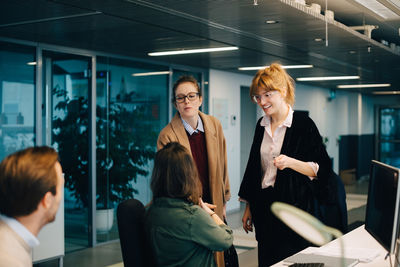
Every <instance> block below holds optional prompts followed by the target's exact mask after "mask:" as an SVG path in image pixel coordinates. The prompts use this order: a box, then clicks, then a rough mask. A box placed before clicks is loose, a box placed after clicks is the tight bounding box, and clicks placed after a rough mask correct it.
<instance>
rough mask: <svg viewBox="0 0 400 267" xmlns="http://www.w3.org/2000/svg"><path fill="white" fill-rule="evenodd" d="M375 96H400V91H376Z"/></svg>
mask: <svg viewBox="0 0 400 267" xmlns="http://www.w3.org/2000/svg"><path fill="white" fill-rule="evenodd" d="M372 94H374V95H400V91H374V92H372Z"/></svg>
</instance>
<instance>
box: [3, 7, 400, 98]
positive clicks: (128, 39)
mask: <svg viewBox="0 0 400 267" xmlns="http://www.w3.org/2000/svg"><path fill="white" fill-rule="evenodd" d="M313 2H316V3H320V2H325V1H322V0H316V1H313ZM330 2H332V1H330ZM338 3H342V4H343V6H345V7H346V8H341V6H340V5H339V4H338ZM1 7H2V8H1V10H0V37H9V38H16V39H23V40H30V41H35V42H43V43H49V44H56V45H62V46H71V47H76V48H82V49H89V50H95V51H103V52H108V53H114V54H122V55H127V56H132V57H136V58H143V59H146V60H160V61H162V62H166V63H173V64H180V65H191V66H195V67H202V68H215V69H221V70H226V71H235V72H240V73H247V74H250V75H253V74H254V73H255V72H248V71H246V72H242V71H238V69H237V68H238V67H244V66H259V65H266V64H270V63H271V62H275V61H278V62H280V63H282V64H284V65H291V64H313V65H314V68H312V69H302V70H290V71H289V73H290V74H291V75H293V77H294V78H296V77H306V76H336V75H360V76H361V79H360V80H359V81H349V82H347V83H349V84H352V83H361V82H363V83H382V82H385V83H386V82H389V83H391V84H392V85H393V86H392V87H391V88H392V89H400V77H399V76H400V75H398V73H399V72H400V66H399V65H400V64H399V62H400V53H396V52H394V51H393V50H390V49H389V48H387V47H386V46H383V45H382V44H380V43H379V42H376V41H374V40H371V39H369V38H366V37H365V36H364V35H362V34H360V33H357V32H354V31H353V30H349V29H348V28H347V27H346V26H345V25H344V24H346V25H354V24H352V23H357V24H358V20H359V19H358V18H359V16H360V12H361V11H360V8H359V7H354V6H353V5H352V4H351V3H348V2H347V1H346V0H336V1H334V4H332V5H331V8H332V9H333V8H337V10H338V11H337V13H336V14H335V17H337V18H343V21H341V22H342V23H343V24H341V23H337V22H335V23H334V24H335V25H333V24H332V23H328V41H329V45H328V46H325V41H322V42H316V41H315V40H314V39H315V38H322V39H324V38H325V34H326V30H325V29H326V28H325V27H326V23H325V21H323V17H322V16H321V15H310V14H307V13H305V12H304V11H303V10H300V9H298V8H294V7H292V6H290V5H288V4H285V3H283V0H282V1H280V0H268V1H259V5H258V6H254V5H253V1H252V0H218V1H215V0H209V1H200V0H193V1H178V0H148V1H144V0H53V1H46V0H31V1H28V0H3V1H2V5H1ZM303 9H304V8H303ZM321 18H322V19H321ZM364 18H365V19H366V20H367V21H370V22H371V23H372V22H373V23H378V22H379V20H377V19H376V18H375V17H373V16H371V15H368V14H366V15H364ZM267 19H274V20H277V21H279V23H277V24H266V23H265V20H267ZM380 23H382V27H383V28H384V29H389V30H388V31H387V32H388V34H387V37H385V36H384V35H385V33H379V34H381V35H382V36H384V38H386V39H387V40H391V41H393V42H398V43H397V45H400V39H399V36H398V32H397V33H396V34H397V35H396V34H393V31H394V29H395V28H396V27H400V25H399V23H400V22H399V21H397V22H396V21H393V22H380ZM357 24H356V25H357ZM376 31H377V30H376ZM374 33H375V30H374V32H373V37H374ZM393 35H396V36H393ZM379 38H381V37H379ZM382 38H383V37H382ZM377 40H378V41H380V39H377ZM219 46H238V47H239V48H240V49H239V50H237V51H230V52H220V53H209V54H192V55H180V56H168V57H157V58H153V57H149V56H147V53H148V52H153V51H161V50H176V49H191V48H204V47H219ZM338 83H343V81H342V82H337V81H334V82H312V83H307V84H313V85H318V86H324V87H327V88H336V85H337V84H338ZM356 91H360V90H356ZM370 91H372V89H370V90H362V92H370Z"/></svg>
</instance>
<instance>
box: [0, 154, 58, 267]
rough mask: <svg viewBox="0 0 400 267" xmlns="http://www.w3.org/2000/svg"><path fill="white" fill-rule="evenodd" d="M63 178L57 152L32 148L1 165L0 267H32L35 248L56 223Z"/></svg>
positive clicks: (4, 161) (12, 156)
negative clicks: (44, 229)
mask: <svg viewBox="0 0 400 267" xmlns="http://www.w3.org/2000/svg"><path fill="white" fill-rule="evenodd" d="M63 186H64V178H63V175H62V169H61V165H60V163H59V162H58V154H57V152H56V151H55V150H54V149H53V148H50V147H45V146H42V147H30V148H27V149H24V150H21V151H18V152H15V153H13V154H11V155H9V156H8V157H6V158H5V159H4V160H3V161H2V162H1V164H0V267H10V266H13V267H30V266H32V247H34V246H37V245H39V240H38V239H37V236H38V234H39V231H40V230H41V229H42V227H43V226H45V225H46V224H48V223H50V222H52V221H54V220H55V217H56V213H57V210H58V207H59V205H60V202H61V199H62V194H63Z"/></svg>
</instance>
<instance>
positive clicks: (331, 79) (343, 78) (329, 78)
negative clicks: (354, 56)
mask: <svg viewBox="0 0 400 267" xmlns="http://www.w3.org/2000/svg"><path fill="white" fill-rule="evenodd" d="M356 79H360V76H327V77H301V78H296V80H297V81H334V80H356Z"/></svg>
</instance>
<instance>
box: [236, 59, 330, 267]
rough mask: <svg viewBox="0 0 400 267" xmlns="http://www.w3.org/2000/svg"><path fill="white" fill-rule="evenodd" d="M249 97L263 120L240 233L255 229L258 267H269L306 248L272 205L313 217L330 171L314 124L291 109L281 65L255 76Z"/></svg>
mask: <svg viewBox="0 0 400 267" xmlns="http://www.w3.org/2000/svg"><path fill="white" fill-rule="evenodd" d="M250 96H251V98H252V100H253V101H254V102H255V103H257V104H258V105H259V106H260V108H261V109H262V110H263V111H264V113H265V115H264V116H263V117H262V118H260V120H259V121H258V122H257V125H256V130H255V134H254V139H253V144H252V147H251V151H250V156H249V160H248V163H247V167H246V171H245V174H244V177H243V180H242V183H241V186H240V191H239V197H240V199H241V200H242V201H245V202H246V210H245V211H244V214H243V218H242V222H243V228H244V230H245V231H246V232H247V231H253V224H254V226H255V231H256V239H257V241H258V260H259V266H270V265H272V264H274V263H276V262H278V261H280V260H282V259H284V258H286V257H287V256H289V255H291V254H293V253H295V252H298V251H300V250H302V249H303V248H305V247H307V246H308V245H309V244H308V243H307V242H306V241H305V240H304V239H302V238H301V237H299V236H298V235H297V234H295V233H294V232H293V231H291V230H290V229H289V228H288V227H286V226H285V225H283V223H281V222H280V221H278V219H277V218H276V217H275V216H274V215H273V214H272V213H271V210H270V206H271V204H272V202H274V201H282V202H286V203H289V204H292V205H295V206H297V207H298V208H301V209H303V210H305V211H308V212H310V213H313V212H314V203H315V202H314V199H315V197H316V195H317V194H319V192H317V190H316V188H317V187H318V188H322V187H327V186H329V182H328V181H327V180H328V179H329V177H331V175H330V173H331V172H332V169H331V161H330V158H329V156H328V154H327V152H326V150H325V147H324V145H323V143H322V138H321V136H320V134H319V132H318V129H317V127H316V126H315V124H314V122H313V121H312V120H311V119H310V118H309V117H308V115H305V114H304V113H301V112H294V111H293V109H292V106H293V104H294V97H295V90H294V82H293V79H292V78H291V77H290V76H289V75H288V74H287V73H286V71H285V70H284V69H283V68H282V66H281V65H279V64H271V66H270V67H267V68H265V69H263V70H260V71H258V72H257V74H256V75H255V77H254V78H253V81H252V84H251V87H250ZM316 182H317V183H318V186H316ZM332 189H333V190H334V188H332ZM333 190H332V193H333ZM327 192H329V189H328V190H327ZM328 195H329V194H327V196H326V197H329V196H328Z"/></svg>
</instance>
